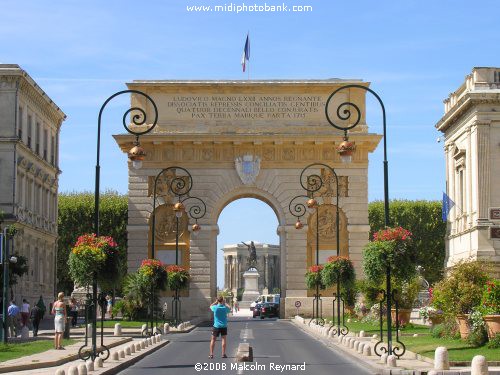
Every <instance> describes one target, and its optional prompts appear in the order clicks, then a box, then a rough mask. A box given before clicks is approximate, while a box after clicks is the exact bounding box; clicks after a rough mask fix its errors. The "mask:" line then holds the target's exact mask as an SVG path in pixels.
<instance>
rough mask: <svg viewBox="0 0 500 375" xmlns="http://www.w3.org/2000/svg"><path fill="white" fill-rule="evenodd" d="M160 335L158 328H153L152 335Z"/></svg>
mask: <svg viewBox="0 0 500 375" xmlns="http://www.w3.org/2000/svg"><path fill="white" fill-rule="evenodd" d="M160 334H161V333H160V330H159V329H158V327H154V328H153V335H155V336H156V335H160Z"/></svg>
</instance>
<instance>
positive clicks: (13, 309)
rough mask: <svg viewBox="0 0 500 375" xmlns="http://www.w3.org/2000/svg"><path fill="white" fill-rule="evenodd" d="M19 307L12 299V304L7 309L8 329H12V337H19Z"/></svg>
mask: <svg viewBox="0 0 500 375" xmlns="http://www.w3.org/2000/svg"><path fill="white" fill-rule="evenodd" d="M19 312H20V310H19V307H17V305H16V303H15V302H14V301H13V300H12V301H10V306H9V308H8V309H7V319H8V328H9V329H8V330H9V331H10V337H17V325H18V321H19Z"/></svg>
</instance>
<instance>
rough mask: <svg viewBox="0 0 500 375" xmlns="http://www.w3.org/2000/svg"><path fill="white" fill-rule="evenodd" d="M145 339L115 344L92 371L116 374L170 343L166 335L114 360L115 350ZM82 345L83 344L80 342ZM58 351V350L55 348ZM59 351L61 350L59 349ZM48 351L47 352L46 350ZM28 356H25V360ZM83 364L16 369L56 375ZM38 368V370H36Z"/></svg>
mask: <svg viewBox="0 0 500 375" xmlns="http://www.w3.org/2000/svg"><path fill="white" fill-rule="evenodd" d="M143 340H144V339H135V340H131V339H130V338H128V341H127V342H125V343H122V344H120V345H117V346H115V347H114V348H113V349H111V350H110V353H111V354H110V357H109V358H108V359H107V360H106V361H104V364H103V367H101V368H99V367H95V366H94V371H92V374H102V375H111V374H116V373H118V372H119V371H121V370H123V369H125V368H127V367H129V366H131V365H132V364H134V363H135V362H137V361H139V360H140V359H142V358H144V357H145V356H146V355H149V354H151V353H153V352H155V351H156V350H158V349H160V348H162V347H164V346H165V345H167V344H168V343H169V341H168V340H165V336H163V339H162V341H160V342H157V343H153V344H150V345H149V346H148V347H146V348H145V349H141V351H136V352H135V353H131V354H129V355H125V358H120V359H119V360H114V359H112V354H113V353H114V352H120V351H125V350H126V349H127V348H128V347H130V345H132V344H138V343H140V342H141V341H143ZM80 345H81V344H80ZM54 351H56V350H54ZM57 352H60V351H59V350H57ZM46 353H47V352H46ZM26 358H28V357H25V360H26ZM81 365H85V362H83V361H82V360H80V359H77V360H74V361H71V362H67V363H65V364H63V365H58V366H53V367H48V368H40V367H37V366H36V365H34V366H33V367H32V369H30V370H24V371H16V372H15V374H16V375H32V374H33V373H36V374H40V375H54V374H55V373H56V372H57V371H58V370H64V371H65V374H68V373H69V369H70V367H78V366H81ZM35 369H36V370H35Z"/></svg>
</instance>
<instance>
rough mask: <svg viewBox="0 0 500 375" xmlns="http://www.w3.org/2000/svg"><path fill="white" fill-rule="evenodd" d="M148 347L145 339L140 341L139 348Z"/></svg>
mask: <svg viewBox="0 0 500 375" xmlns="http://www.w3.org/2000/svg"><path fill="white" fill-rule="evenodd" d="M147 347H148V341H147V340H146V339H144V340H142V341H141V348H143V349H146V348H147Z"/></svg>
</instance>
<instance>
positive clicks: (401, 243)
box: [363, 227, 416, 284]
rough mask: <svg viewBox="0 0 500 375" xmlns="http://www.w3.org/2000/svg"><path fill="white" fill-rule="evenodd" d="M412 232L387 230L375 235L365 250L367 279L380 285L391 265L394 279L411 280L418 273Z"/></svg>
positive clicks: (399, 229)
mask: <svg viewBox="0 0 500 375" xmlns="http://www.w3.org/2000/svg"><path fill="white" fill-rule="evenodd" d="M411 236H412V234H411V232H410V231H408V230H406V229H404V228H402V227H396V228H387V229H383V230H380V231H378V232H377V233H375V234H374V235H373V241H371V242H369V243H368V244H367V245H366V246H365V248H364V249H363V269H364V271H365V275H366V277H367V278H368V279H369V280H371V281H373V282H374V283H377V284H378V283H380V282H382V280H383V279H384V277H385V275H386V268H387V265H389V267H390V269H391V274H392V276H393V277H395V278H396V279H398V280H400V281H408V280H410V279H411V278H412V277H413V276H414V275H415V272H416V268H415V267H416V255H415V254H416V253H415V251H414V246H413V241H412V239H411Z"/></svg>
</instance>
